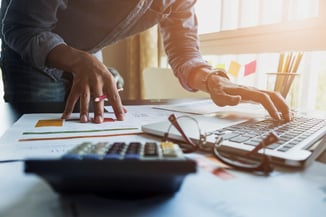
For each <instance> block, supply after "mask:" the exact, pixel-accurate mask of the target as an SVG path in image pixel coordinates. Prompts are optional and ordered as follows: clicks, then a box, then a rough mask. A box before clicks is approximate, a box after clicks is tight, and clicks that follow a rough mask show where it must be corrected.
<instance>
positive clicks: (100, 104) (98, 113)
mask: <svg viewBox="0 0 326 217" xmlns="http://www.w3.org/2000/svg"><path fill="white" fill-rule="evenodd" d="M96 95H97V96H102V95H103V94H99V92H98V93H96ZM103 114H104V100H100V101H94V123H98V124H99V123H102V122H103V120H104V118H103Z"/></svg>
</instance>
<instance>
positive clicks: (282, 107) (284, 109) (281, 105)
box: [262, 90, 292, 121]
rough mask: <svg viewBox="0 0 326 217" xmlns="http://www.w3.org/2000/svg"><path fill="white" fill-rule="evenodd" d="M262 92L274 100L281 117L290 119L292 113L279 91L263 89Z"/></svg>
mask: <svg viewBox="0 0 326 217" xmlns="http://www.w3.org/2000/svg"><path fill="white" fill-rule="evenodd" d="M262 92H264V93H267V94H268V95H269V96H270V98H271V99H272V101H273V102H274V105H275V106H276V108H277V110H278V111H280V112H281V113H282V117H283V119H284V120H286V121H290V120H291V119H292V114H291V112H290V108H289V106H288V105H287V103H286V101H285V99H284V98H283V96H282V95H281V94H280V93H278V92H271V91H265V90H263V91H262Z"/></svg>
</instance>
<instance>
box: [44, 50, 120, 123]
mask: <svg viewBox="0 0 326 217" xmlns="http://www.w3.org/2000/svg"><path fill="white" fill-rule="evenodd" d="M47 62H48V64H49V65H50V66H53V67H57V68H61V69H63V70H65V71H67V72H71V73H72V74H73V84H72V87H71V90H70V93H69V96H68V99H67V102H66V107H65V110H64V112H63V114H62V118H63V119H67V118H69V116H70V115H71V113H72V112H73V109H74V107H75V104H76V103H77V101H78V99H79V100H80V122H83V123H85V122H88V121H89V103H90V100H91V99H92V98H96V97H99V96H103V95H106V96H107V98H108V99H109V101H110V103H111V105H112V107H113V110H114V113H115V116H116V118H117V119H118V120H123V119H124V113H125V112H126V110H125V109H124V107H123V106H122V103H121V99H120V96H119V93H118V90H117V87H116V84H115V81H114V78H113V76H112V74H111V73H110V72H109V71H108V69H107V68H106V66H105V65H104V64H103V63H101V62H100V61H99V60H98V59H96V58H95V57H94V56H93V55H91V54H89V53H87V52H84V51H80V50H76V49H73V48H71V47H68V46H66V45H59V46H57V47H56V48H54V49H53V50H52V51H51V52H50V53H49V55H48V58H47ZM92 103H94V122H95V123H102V122H103V113H104V101H103V100H100V101H98V102H95V101H93V102H92Z"/></svg>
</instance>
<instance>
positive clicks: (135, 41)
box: [103, 26, 164, 99]
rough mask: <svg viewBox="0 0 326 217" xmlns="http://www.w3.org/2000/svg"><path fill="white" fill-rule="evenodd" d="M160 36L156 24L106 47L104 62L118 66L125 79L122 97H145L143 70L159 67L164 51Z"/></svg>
mask: <svg viewBox="0 0 326 217" xmlns="http://www.w3.org/2000/svg"><path fill="white" fill-rule="evenodd" d="M160 37H161V36H160V33H159V30H158V27H157V26H154V27H152V28H150V29H148V30H146V31H144V32H142V33H140V34H137V35H135V36H131V37H129V38H127V39H124V40H123V41H120V42H119V43H117V44H115V45H113V46H110V47H108V48H106V49H104V51H103V57H104V63H105V64H106V65H109V66H112V67H114V68H116V69H117V70H118V71H119V72H120V74H121V75H122V77H123V79H124V91H122V92H121V93H120V96H121V98H122V99H142V98H143V88H142V87H143V75H142V72H143V71H144V69H146V68H148V67H159V65H160V59H161V55H163V53H164V52H163V51H162V50H163V49H162V45H161V38H160Z"/></svg>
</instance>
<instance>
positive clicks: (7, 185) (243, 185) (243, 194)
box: [0, 101, 326, 217]
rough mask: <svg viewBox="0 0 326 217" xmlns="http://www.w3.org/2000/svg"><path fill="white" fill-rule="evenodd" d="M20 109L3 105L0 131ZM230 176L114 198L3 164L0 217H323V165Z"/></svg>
mask: <svg viewBox="0 0 326 217" xmlns="http://www.w3.org/2000/svg"><path fill="white" fill-rule="evenodd" d="M148 102H149V103H161V101H148ZM134 103H136V104H137V103H139V102H134ZM44 106H45V107H44V109H45V110H42V112H61V111H62V110H58V109H62V108H63V105H60V104H58V105H51V104H48V103H47V104H44ZM18 107H19V106H18ZM18 107H16V108H14V107H13V106H11V105H7V104H5V105H3V107H2V108H3V109H2V110H1V111H2V113H3V114H8V115H9V116H8V118H7V119H6V120H7V121H6V122H5V125H3V124H2V129H1V130H2V132H3V130H4V129H5V128H8V127H9V126H10V124H12V123H13V121H15V120H16V119H17V118H18V117H19V116H20V115H21V114H22V113H24V112H28V110H30V108H32V107H30V106H22V107H20V109H19V108H18ZM41 107H42V106H37V108H41ZM24 110H25V111H24ZM36 112H41V111H36ZM2 120H3V119H2ZM10 122H11V123H10ZM231 173H232V175H233V178H231V179H227V180H225V179H221V178H219V177H216V176H214V175H213V174H211V173H209V172H207V171H205V170H201V169H200V170H199V172H198V173H197V174H194V175H189V176H187V177H186V179H185V181H184V183H183V185H182V187H181V189H180V191H179V192H177V193H176V194H175V195H170V196H156V197H152V198H145V199H142V200H114V199H110V198H101V197H96V196H92V195H79V196H77V195H76V196H64V197H63V196H60V195H58V194H56V193H55V192H53V191H52V189H51V188H50V187H49V186H48V185H47V184H46V183H45V182H44V181H43V180H42V179H40V178H39V177H37V176H33V175H28V176H27V175H25V174H24V173H23V163H22V162H11V163H1V164H0V174H1V175H0V183H1V185H0V192H1V199H0V216H5V217H16V216H33V217H37V216H40V217H41V216H42V217H44V216H50V217H52V216H53V217H58V216H79V217H80V216H85V217H86V216H87V217H88V216H92V217H94V216H95V217H96V216H99V217H101V216H103V217H104V216H119V217H120V216H133V217H134V216H141V217H143V216H145V217H147V216H148V217H152V216H155V217H160V216H162V217H163V216H169V217H174V216H178V217H179V216H182V217H188V216H189V217H193V216H196V217H197V216H203V217H210V216H212V217H213V216H229V217H247V216H248V217H249V216H250V217H255V216H273V217H275V216H286V217H292V216H293V217H300V216H303V217H306V216H312V217H319V216H320V217H321V216H325V213H326V164H323V163H321V162H318V161H315V162H313V163H312V165H311V166H310V167H308V168H307V169H306V170H304V171H286V170H281V169H280V170H278V171H276V172H275V173H273V174H272V175H271V176H270V177H260V176H255V175H252V174H247V173H242V172H236V171H231Z"/></svg>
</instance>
